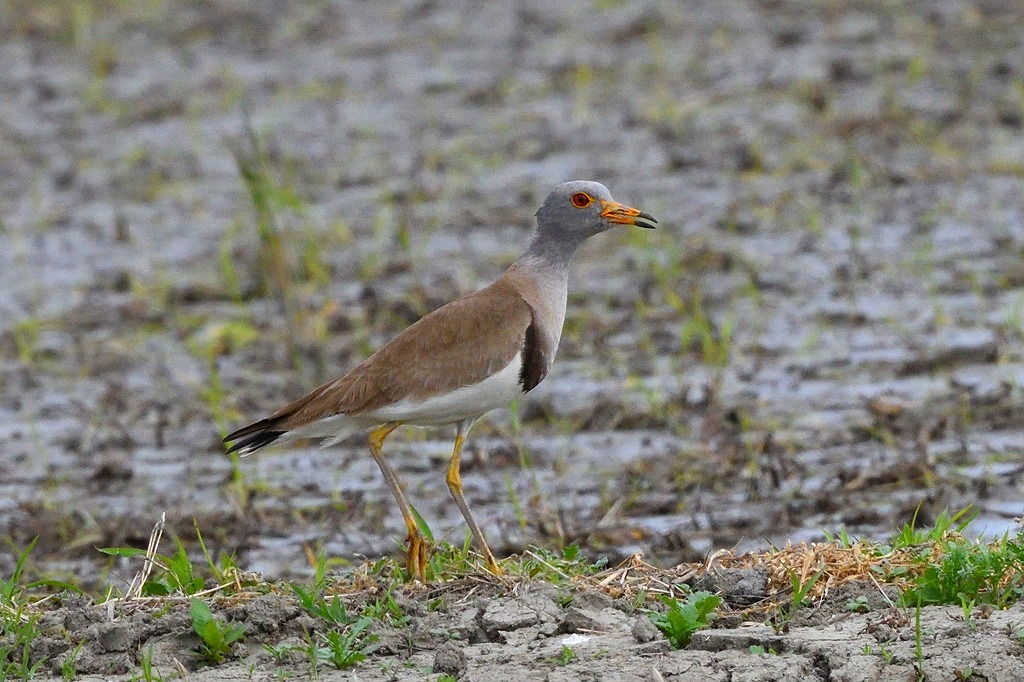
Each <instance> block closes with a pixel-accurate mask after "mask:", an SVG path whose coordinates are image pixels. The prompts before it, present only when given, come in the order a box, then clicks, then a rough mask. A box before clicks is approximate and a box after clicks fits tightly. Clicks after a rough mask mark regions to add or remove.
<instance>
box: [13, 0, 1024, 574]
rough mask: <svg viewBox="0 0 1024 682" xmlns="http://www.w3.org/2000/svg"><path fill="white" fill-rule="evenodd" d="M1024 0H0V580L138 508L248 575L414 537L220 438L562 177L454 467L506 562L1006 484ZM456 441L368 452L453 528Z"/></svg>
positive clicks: (330, 481) (992, 509)
mask: <svg viewBox="0 0 1024 682" xmlns="http://www.w3.org/2000/svg"><path fill="white" fill-rule="evenodd" d="M1022 42H1024V5H1021V4H1020V3H1019V2H1017V1H1016V0H978V1H976V2H963V1H961V0H948V1H943V0H933V1H919V2H904V1H895V0H893V1H881V2H879V1H877V0H870V1H869V0H864V1H862V2H858V1H855V0H851V1H848V2H841V1H838V0H833V1H812V0H694V1H692V2H685V3H683V2H678V1H671V0H665V1H659V0H651V1H648V2H616V1H614V0H600V1H597V2H559V3H550V2H517V3H472V2H462V3H460V2H447V1H446V2H439V1H430V0H426V1H416V2H389V3H377V2H368V1H367V2H363V1H347V2H333V3H331V2H322V1H318V0H309V1H306V2H295V3H257V2H252V3H239V2H234V1H219V2H213V1H211V2H183V1H178V2H176V1H171V0H144V1H141V2H125V1H117V0H63V1H60V2H57V1H50V0H37V1H29V0H4V1H0V546H2V547H3V548H4V549H3V551H0V574H2V575H7V574H9V572H10V571H11V570H13V565H14V559H15V556H16V555H17V553H18V552H20V551H21V550H22V549H24V548H25V547H26V546H27V545H28V544H29V542H30V541H31V540H32V538H33V537H36V536H38V537H39V540H38V545H37V547H36V548H35V550H34V551H33V553H32V555H31V558H30V562H29V570H30V572H32V573H34V574H46V575H48V576H54V577H61V578H63V579H66V580H70V581H72V582H76V583H79V584H82V585H83V586H95V585H99V584H102V583H103V582H104V581H111V582H119V581H121V580H128V579H130V577H131V575H132V573H133V572H134V570H135V568H136V567H137V564H132V563H120V562H121V561H122V560H116V559H112V558H110V557H107V556H105V555H103V554H101V553H99V552H97V551H96V548H97V547H108V546H120V547H127V546H132V547H145V543H146V538H147V536H148V534H149V532H150V529H151V528H152V526H153V524H154V523H155V522H156V521H157V520H158V518H159V516H160V514H161V513H162V512H165V513H166V514H167V519H168V525H169V528H170V529H171V530H172V531H173V532H174V533H175V534H177V535H178V536H179V537H180V538H181V540H182V542H183V543H184V544H185V546H186V547H188V548H189V549H190V550H195V549H196V548H197V544H196V528H198V529H199V531H201V533H202V536H203V538H204V539H205V541H206V543H207V545H208V546H209V548H210V550H211V552H213V553H214V554H219V553H220V552H221V551H224V552H228V553H234V554H236V556H237V560H238V563H239V565H240V566H241V567H242V568H243V569H245V570H255V571H262V572H263V573H264V574H265V576H266V577H268V578H277V577H285V576H297V575H305V574H308V573H309V572H310V571H311V568H310V562H309V557H310V556H312V555H314V554H315V553H317V552H319V551H320V550H321V549H322V550H323V551H325V552H326V554H327V556H328V557H330V558H331V559H332V562H333V564H334V565H342V564H344V563H346V562H349V561H358V560H359V559H358V556H359V555H364V556H368V557H378V556H381V555H397V554H398V553H399V551H400V550H399V547H400V543H401V541H402V540H403V539H404V535H405V529H404V526H403V524H402V521H401V517H400V516H399V514H398V512H397V510H396V509H395V508H394V505H393V503H392V499H391V497H390V493H389V492H388V489H387V487H386V485H385V484H384V482H383V480H382V479H381V477H380V474H379V472H378V471H377V469H376V467H375V465H374V463H373V462H372V460H371V459H370V458H369V457H368V456H367V449H366V446H365V443H364V441H363V439H362V438H359V437H354V438H352V439H349V440H347V441H345V442H344V443H343V444H341V445H340V446H337V447H333V448H330V449H323V450H322V449H319V448H317V447H316V445H315V444H305V445H304V444H298V445H295V446H291V447H287V448H279V449H276V450H272V451H268V452H261V453H259V455H257V456H254V457H251V458H247V459H243V460H232V459H231V458H229V457H228V456H226V455H224V454H223V447H222V445H221V443H220V439H221V437H222V436H223V435H224V433H226V431H227V430H230V429H231V428H234V427H237V426H240V425H242V424H244V423H248V422H249V421H251V420H253V419H256V418H259V417H261V416H263V415H264V414H266V413H267V412H269V411H270V410H272V409H274V408H276V407H277V406H279V405H280V404H282V403H283V402H285V401H287V400H290V399H292V398H295V397H297V396H299V395H302V394H303V393H305V392H306V391H307V390H308V389H310V388H312V387H313V386H315V385H317V384H319V383H320V382H322V381H324V380H327V379H329V378H332V377H333V376H335V375H336V374H337V373H340V372H342V371H344V370H345V369H347V368H349V367H351V366H353V365H354V364H355V363H356V362H358V361H359V360H360V359H361V358H362V357H364V356H365V355H367V354H368V353H369V352H371V351H372V350H373V349H375V348H377V347H378V346H379V345H381V344H382V343H383V342H385V341H386V340H387V339H388V338H390V337H391V336H392V335H393V334H395V333H396V332H397V331H399V330H401V329H402V328H403V327H405V326H406V325H408V324H409V323H411V322H413V321H414V320H416V319H417V318H418V317H420V316H421V315H423V314H424V313H426V312H428V311H430V310H432V309H434V308H436V307H437V306H439V305H441V304H443V303H444V302H446V301H448V300H450V299H451V298H453V297H455V296H457V295H460V294H462V293H466V292H469V291H472V290H474V289H476V288H479V287H480V286H482V285H484V284H486V283H488V282H489V281H491V280H492V279H493V278H495V277H497V276H498V275H499V274H500V273H501V272H502V270H503V269H504V268H505V267H506V266H507V265H508V264H509V263H510V262H511V261H512V260H513V259H514V258H515V257H516V256H517V255H518V254H519V253H520V252H521V250H522V249H523V248H524V246H525V245H526V243H527V242H528V240H529V235H530V232H531V230H532V227H533V213H534V211H535V210H536V208H537V206H538V204H539V202H540V200H541V199H542V198H543V196H544V195H545V194H546V193H547V192H548V191H549V190H550V189H551V187H552V186H553V185H554V184H555V183H557V182H561V181H563V180H567V179H574V178H578V179H592V180H598V181H600V182H603V183H605V184H606V185H607V186H608V187H609V188H610V189H611V190H612V192H613V194H614V195H615V196H616V198H617V199H618V200H620V201H622V202H624V203H627V204H629V205H633V206H637V207H639V208H642V209H643V210H646V211H648V212H650V213H652V214H654V215H656V216H657V217H658V218H659V219H660V221H661V226H662V227H661V229H659V230H658V231H656V232H649V231H640V230H636V231H632V232H629V231H621V232H613V233H608V234H606V235H603V236H602V237H601V238H598V239H593V240H590V241H589V242H588V243H587V244H586V245H585V247H584V248H583V249H582V250H581V252H580V253H579V254H578V255H577V258H576V261H575V265H574V269H573V274H572V278H571V284H570V289H571V291H570V298H569V312H568V318H567V321H566V328H565V333H564V336H563V341H562V346H561V348H560V350H559V357H558V360H557V362H556V363H555V366H554V368H553V371H552V372H551V374H549V375H548V377H547V379H546V380H545V382H544V383H542V384H541V385H540V386H539V387H538V388H537V389H536V390H534V391H533V392H532V393H531V395H530V396H529V398H528V399H527V400H525V401H522V402H521V403H520V404H518V405H516V406H515V407H514V409H513V410H509V411H498V412H495V413H492V414H491V415H490V416H488V417H487V418H485V419H484V420H481V422H479V423H478V424H477V426H476V427H475V429H474V431H473V434H472V435H471V438H470V444H469V446H468V451H467V459H466V461H465V464H464V467H463V472H464V476H463V478H464V482H465V485H466V493H467V497H468V499H469V501H470V504H471V506H472V507H473V509H474V510H475V513H476V516H477V519H478V520H479V521H480V522H481V524H482V526H483V527H484V532H485V533H486V534H487V536H488V538H489V540H490V542H491V546H492V548H493V549H495V551H496V553H498V554H499V555H501V554H504V553H509V552H516V551H521V550H522V549H523V548H524V547H527V546H529V545H539V546H543V547H548V548H551V549H555V550H558V549H559V548H561V547H564V546H566V545H568V544H569V543H573V542H575V543H578V544H579V545H580V546H581V547H582V548H583V551H584V553H585V554H586V555H587V556H588V557H590V558H592V559H599V558H606V559H607V560H609V561H611V562H615V561H618V560H619V559H621V558H623V557H624V556H626V555H628V554H629V553H631V552H636V551H639V552H643V553H644V555H645V557H646V558H647V560H649V561H651V562H652V563H656V564H659V565H665V566H668V565H673V564H675V563H677V562H681V561H695V560H700V559H702V558H703V557H704V556H705V555H706V554H708V553H709V552H711V551H713V550H716V549H719V548H735V549H737V550H739V551H742V550H746V549H753V548H758V547H765V546H767V545H769V544H776V545H781V544H784V543H786V542H788V541H794V542H799V541H802V540H814V539H820V538H822V537H824V534H823V531H825V532H829V533H835V532H837V531H838V530H839V529H840V528H845V529H847V531H848V532H849V533H851V534H858V535H866V536H871V537H885V536H886V535H888V534H889V533H890V532H891V531H892V530H894V529H895V528H897V527H898V526H900V525H902V524H903V523H906V522H909V521H910V520H911V519H912V518H913V517H914V515H915V514H917V523H918V524H919V525H923V524H926V523H928V522H929V521H930V520H931V519H934V518H935V516H936V515H937V514H939V513H940V512H941V511H942V510H943V509H946V508H948V509H950V510H951V511H956V510H959V509H962V508H964V507H965V506H967V505H969V504H970V505H974V510H975V512H976V516H975V518H974V521H973V523H972V524H971V526H970V527H969V529H968V531H969V532H971V533H975V534H986V535H998V534H1002V533H1004V532H1014V531H1015V530H1016V521H1015V518H1016V517H1017V516H1019V515H1020V514H1021V513H1022V504H1021V494H1020V477H1021V474H1022V471H1024V459H1022V456H1021V453H1022V449H1024V429H1022V424H1021V421H1022V420H1021V414H1022V411H1021V408H1022V407H1024V405H1022V403H1024V395H1022V389H1021V383H1022V379H1024V262H1022V258H1021V256H1022V255H1024V195H1022V190H1024V184H1022V180H1024V137H1022V134H1021V132H1022V131H1021V128H1022V123H1024V45H1022ZM451 437H452V434H451V433H450V432H448V431H446V430H444V429H438V430H426V431H422V430H415V429H403V430H400V431H399V432H398V433H396V434H395V436H393V437H392V438H391V439H389V441H388V446H389V448H388V453H389V457H390V459H391V461H392V462H393V464H395V466H396V467H397V468H398V469H399V471H400V474H401V476H402V478H403V480H404V481H405V482H406V484H407V486H408V493H409V496H410V498H411V500H412V501H413V502H414V504H415V505H416V506H417V508H418V509H419V511H420V512H421V513H422V515H423V516H424V517H425V519H426V520H427V522H428V523H429V524H430V525H431V527H432V529H433V531H434V534H435V535H436V536H438V537H439V538H444V539H445V540H447V541H450V542H452V543H455V544H461V543H462V542H463V540H464V538H465V534H466V530H465V526H464V523H463V521H462V518H461V516H460V515H459V513H458V510H457V508H456V507H455V505H454V504H453V503H452V502H451V500H450V499H449V495H448V491H447V487H446V486H445V484H444V470H445V464H446V462H447V458H448V456H449V454H450V448H451Z"/></svg>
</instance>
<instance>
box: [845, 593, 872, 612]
mask: <svg viewBox="0 0 1024 682" xmlns="http://www.w3.org/2000/svg"><path fill="white" fill-rule="evenodd" d="M846 610H847V611H849V612H851V613H867V612H868V611H870V610H871V606H870V604H868V598H867V597H866V596H864V595H863V594H862V595H859V596H857V597H854V598H853V599H847V600H846Z"/></svg>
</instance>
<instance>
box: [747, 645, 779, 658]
mask: <svg viewBox="0 0 1024 682" xmlns="http://www.w3.org/2000/svg"><path fill="white" fill-rule="evenodd" d="M750 653H752V654H756V655H758V656H761V655H764V654H768V655H769V656H778V655H779V652H778V651H776V650H775V649H772V648H771V647H769V648H767V649H765V648H764V647H763V646H761V645H760V644H751V645H750Z"/></svg>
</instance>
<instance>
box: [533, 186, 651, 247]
mask: <svg viewBox="0 0 1024 682" xmlns="http://www.w3.org/2000/svg"><path fill="white" fill-rule="evenodd" d="M657 222H658V221H657V220H655V219H654V217H653V216H651V215H650V214H648V213H644V212H642V211H638V210H637V209H635V208H630V207H628V206H623V205H622V204H620V203H619V202H617V201H615V200H614V199H612V193H611V192H609V191H608V188H607V187H605V186H604V185H602V184H601V183H599V182H589V181H586V180H573V181H571V182H563V183H562V184H560V185H558V186H557V187H555V188H554V189H553V190H551V193H550V194H548V195H547V197H546V198H545V199H544V203H542V204H541V206H540V208H539V209H537V238H538V239H539V240H544V241H547V240H552V241H559V242H563V243H565V244H570V245H572V248H573V249H575V247H576V246H579V245H580V244H581V243H582V242H583V240H584V239H586V238H587V237H590V236H593V235H595V234H598V233H600V232H604V231H605V230H607V229H609V228H612V227H615V226H616V225H636V226H638V227H644V228H648V229H653V228H654V227H655V225H656V224H657Z"/></svg>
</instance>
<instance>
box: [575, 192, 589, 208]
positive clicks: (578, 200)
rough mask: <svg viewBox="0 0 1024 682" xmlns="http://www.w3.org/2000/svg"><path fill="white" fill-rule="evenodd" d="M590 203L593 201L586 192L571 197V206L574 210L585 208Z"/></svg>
mask: <svg viewBox="0 0 1024 682" xmlns="http://www.w3.org/2000/svg"><path fill="white" fill-rule="evenodd" d="M592 203H594V200H593V199H591V198H590V195H589V194H587V193H586V192H576V194H573V195H572V205H573V206H575V207H576V208H586V207H587V206H590V204H592Z"/></svg>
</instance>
